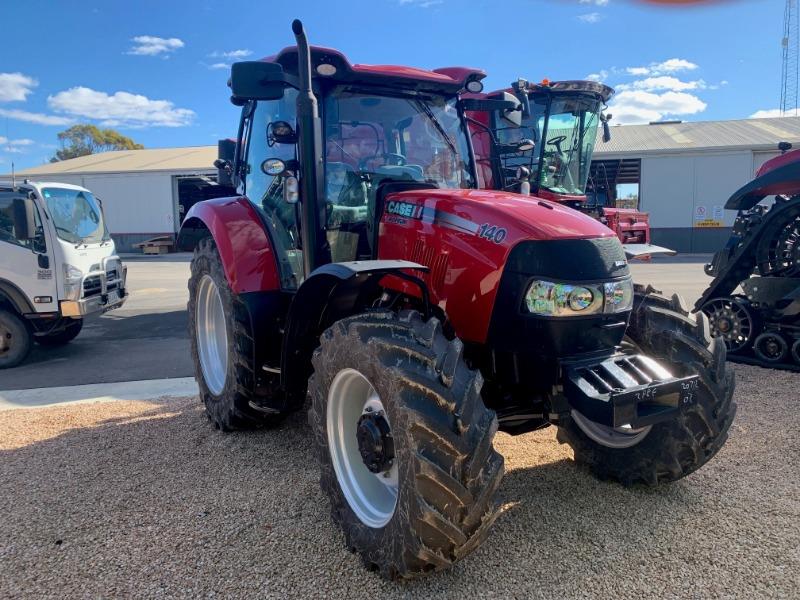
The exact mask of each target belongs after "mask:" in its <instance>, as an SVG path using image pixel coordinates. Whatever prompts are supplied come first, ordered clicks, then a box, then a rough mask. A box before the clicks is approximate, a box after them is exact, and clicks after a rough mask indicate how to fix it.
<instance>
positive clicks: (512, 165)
mask: <svg viewBox="0 0 800 600" xmlns="http://www.w3.org/2000/svg"><path fill="white" fill-rule="evenodd" d="M511 91H512V92H513V95H514V96H515V97H516V98H517V99H519V101H520V104H521V106H522V109H523V112H522V122H521V127H513V126H509V125H508V122H507V121H506V120H501V119H498V118H497V117H496V116H495V115H492V116H490V117H489V119H488V120H489V123H488V127H489V129H488V131H486V133H487V134H491V135H492V136H493V137H494V140H493V141H494V142H495V148H496V153H495V156H494V157H493V163H494V164H493V165H492V177H493V179H496V180H497V183H498V184H499V185H496V187H502V188H504V189H517V190H519V189H520V186H521V185H522V184H525V183H527V184H528V185H529V189H530V192H531V193H534V194H536V195H537V196H539V197H542V198H547V199H551V200H558V201H561V202H565V203H567V204H568V205H571V206H573V207H578V205H580V204H583V203H584V202H585V201H586V184H587V181H588V179H589V171H590V167H591V164H592V154H593V152H594V146H595V140H596V138H597V132H598V129H599V128H600V126H601V125H602V127H603V136H604V138H605V139H610V132H609V129H608V119H609V118H610V117H607V116H606V115H605V114H604V113H603V108H604V107H605V104H606V102H607V101H608V99H609V98H610V97H611V95H612V94H613V93H614V91H613V90H612V89H611V88H610V87H608V86H606V85H603V84H602V83H597V82H594V81H554V82H549V81H547V80H545V81H543V82H542V83H539V84H534V83H529V82H527V81H525V80H519V81H516V82H514V83H513V84H512V87H511ZM507 93H508V92H507V91H506V92H499V93H498V92H495V93H492V94H489V95H488V96H487V97H488V98H496V97H498V96H499V95H500V94H507ZM473 131H474V132H475V133H476V134H479V135H480V133H481V132H480V129H479V128H473ZM523 139H526V140H529V141H530V142H532V143H533V144H532V146H533V147H531V148H529V149H525V150H522V151H520V150H519V149H518V146H516V147H515V143H517V142H519V141H520V140H523ZM530 145H531V144H528V146H526V147H525V148H528V147H529V146H530ZM524 187H527V186H524Z"/></svg>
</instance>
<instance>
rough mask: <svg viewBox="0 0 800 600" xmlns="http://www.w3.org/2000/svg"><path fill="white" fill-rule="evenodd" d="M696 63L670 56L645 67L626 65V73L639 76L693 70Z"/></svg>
mask: <svg viewBox="0 0 800 600" xmlns="http://www.w3.org/2000/svg"><path fill="white" fill-rule="evenodd" d="M696 68H697V65H696V64H694V63H693V62H690V61H688V60H686V59H684V58H670V59H668V60H665V61H664V62H660V63H657V62H653V63H650V64H649V65H648V66H646V67H628V68H627V69H625V70H626V71H627V72H628V74H630V75H635V76H637V77H641V76H642V75H656V76H657V75H664V74H669V73H677V72H679V71H694V70H695V69H696Z"/></svg>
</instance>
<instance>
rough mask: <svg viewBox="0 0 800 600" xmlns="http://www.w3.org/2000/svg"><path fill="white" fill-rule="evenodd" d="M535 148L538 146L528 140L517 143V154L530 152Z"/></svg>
mask: <svg viewBox="0 0 800 600" xmlns="http://www.w3.org/2000/svg"><path fill="white" fill-rule="evenodd" d="M535 147H536V144H535V143H534V141H533V140H529V139H527V138H526V139H524V140H520V141H519V142H518V143H517V152H528V151H529V150H533V149H534V148H535Z"/></svg>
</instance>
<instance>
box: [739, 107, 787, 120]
mask: <svg viewBox="0 0 800 600" xmlns="http://www.w3.org/2000/svg"><path fill="white" fill-rule="evenodd" d="M782 116H784V115H783V112H782V111H781V109H780V108H769V109H764V110H757V111H756V112H754V113H753V114H752V115H750V116H749V117H747V118H748V119H774V118H775V117H782ZM789 116H791V115H789Z"/></svg>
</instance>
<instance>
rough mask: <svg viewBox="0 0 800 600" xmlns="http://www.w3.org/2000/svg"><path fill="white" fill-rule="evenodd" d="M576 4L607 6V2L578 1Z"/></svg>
mask: <svg viewBox="0 0 800 600" xmlns="http://www.w3.org/2000/svg"><path fill="white" fill-rule="evenodd" d="M578 4H594V5H595V6H608V0H578Z"/></svg>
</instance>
